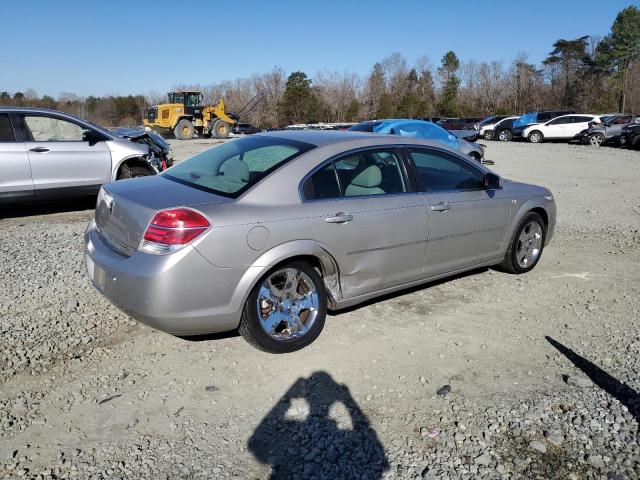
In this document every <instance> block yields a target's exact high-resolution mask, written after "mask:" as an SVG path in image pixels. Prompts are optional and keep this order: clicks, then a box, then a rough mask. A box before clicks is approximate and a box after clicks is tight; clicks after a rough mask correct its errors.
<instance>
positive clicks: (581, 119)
mask: <svg viewBox="0 0 640 480" xmlns="http://www.w3.org/2000/svg"><path fill="white" fill-rule="evenodd" d="M594 120H595V118H593V117H584V116H581V115H574V116H572V117H571V122H572V123H587V122H593V121H594Z"/></svg>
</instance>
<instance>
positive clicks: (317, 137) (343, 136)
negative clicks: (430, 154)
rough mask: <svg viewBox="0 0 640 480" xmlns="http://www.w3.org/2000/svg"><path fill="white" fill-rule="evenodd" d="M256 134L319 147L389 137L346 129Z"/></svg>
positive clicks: (278, 131) (279, 131)
mask: <svg viewBox="0 0 640 480" xmlns="http://www.w3.org/2000/svg"><path fill="white" fill-rule="evenodd" d="M256 135H259V136H264V137H278V138H283V139H285V140H296V141H298V142H305V143H310V144H311V145H315V146H317V147H320V146H322V145H326V144H329V143H335V142H341V141H345V140H355V139H358V138H372V136H383V137H388V135H375V134H371V133H369V132H350V131H346V130H277V131H273V132H264V133H258V134H256Z"/></svg>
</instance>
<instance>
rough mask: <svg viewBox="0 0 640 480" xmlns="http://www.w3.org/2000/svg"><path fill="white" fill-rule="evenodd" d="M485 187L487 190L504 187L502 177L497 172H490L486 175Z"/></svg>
mask: <svg viewBox="0 0 640 480" xmlns="http://www.w3.org/2000/svg"><path fill="white" fill-rule="evenodd" d="M484 188H485V190H496V189H499V188H502V179H501V178H500V177H499V176H498V175H496V174H495V173H491V172H489V173H487V174H486V175H485V176H484Z"/></svg>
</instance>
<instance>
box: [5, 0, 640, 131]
mask: <svg viewBox="0 0 640 480" xmlns="http://www.w3.org/2000/svg"><path fill="white" fill-rule="evenodd" d="M175 88H176V89H180V88H184V89H198V90H201V91H202V92H203V93H204V97H205V102H206V103H212V102H215V101H216V100H217V99H218V98H221V97H222V98H224V100H225V103H226V105H227V110H228V111H232V112H234V111H235V112H241V113H242V121H247V122H250V123H253V124H254V125H256V126H259V127H263V128H273V127H282V126H285V125H289V124H294V123H312V122H355V121H359V120H363V119H371V118H393V117H396V118H419V117H435V116H437V117H458V116H485V115H491V114H510V113H513V114H517V113H522V112H525V111H532V110H541V109H556V108H557V109H572V110H576V111H581V112H591V113H601V112H625V113H640V10H639V9H638V8H636V7H634V6H630V7H627V8H625V9H623V10H621V11H620V12H619V13H618V15H617V17H616V19H615V21H614V22H613V25H612V26H611V31H610V33H609V34H607V35H606V36H604V37H594V36H581V37H578V38H570V39H564V38H563V39H558V40H557V41H556V42H555V43H554V44H553V45H552V46H550V51H549V54H548V56H547V58H545V59H544V61H543V62H542V63H541V64H540V65H535V64H533V63H531V62H529V61H528V56H527V54H526V53H521V54H518V55H517V57H516V58H515V59H513V61H511V62H510V63H509V64H508V65H505V64H504V63H502V62H477V61H474V60H471V61H462V60H460V59H459V58H458V56H457V55H456V54H455V52H453V51H449V52H446V53H445V54H444V55H443V57H442V58H441V59H440V62H439V64H438V65H437V66H434V65H433V64H432V63H431V62H430V60H429V59H428V58H427V57H426V56H423V57H420V58H418V59H417V61H416V62H414V63H412V64H410V63H409V62H408V61H407V59H406V58H404V57H403V56H402V55H401V54H400V53H394V54H392V55H390V56H388V57H386V58H384V59H383V60H381V61H380V62H377V63H376V64H375V65H373V67H372V69H371V72H370V73H369V74H367V75H364V76H362V75H358V74H355V73H352V72H332V71H321V72H318V73H316V74H315V75H314V76H313V78H311V77H309V76H308V75H307V74H306V73H305V72H301V71H297V72H293V73H291V74H289V75H288V76H287V75H286V73H285V71H284V70H282V69H281V68H278V67H275V68H274V69H273V70H271V71H270V72H267V73H263V74H256V75H253V76H251V77H250V78H241V79H236V80H232V81H225V82H222V83H220V84H215V85H204V86H203V85H178V86H176V87H175ZM258 100H259V101H258ZM161 101H166V98H165V97H164V96H163V95H158V94H147V95H135V96H132V95H129V96H107V97H94V96H89V97H79V96H77V95H75V94H73V93H63V94H61V95H60V96H59V97H58V98H57V99H54V98H52V97H50V96H47V95H45V96H43V97H38V95H37V94H36V92H34V91H33V90H27V91H25V92H15V93H14V94H13V95H10V94H9V93H8V92H0V104H12V105H15V104H17V105H29V106H39V107H45V108H55V109H58V110H63V111H66V112H69V113H73V114H76V115H79V116H82V117H84V118H87V119H89V120H91V121H94V122H96V123H100V124H104V125H136V124H139V123H140V122H141V119H142V116H143V114H144V109H145V108H146V107H147V106H148V105H151V104H157V103H159V102H161ZM256 102H257V103H256ZM254 103H255V106H254V108H249V107H250V106H253V104H254Z"/></svg>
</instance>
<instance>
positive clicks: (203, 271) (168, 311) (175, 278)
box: [84, 222, 246, 336]
mask: <svg viewBox="0 0 640 480" xmlns="http://www.w3.org/2000/svg"><path fill="white" fill-rule="evenodd" d="M84 256H85V265H86V271H87V275H88V276H89V279H90V280H91V282H92V283H93V285H94V287H95V288H96V289H97V290H98V291H99V292H100V293H101V294H102V295H104V296H105V297H107V299H109V301H111V303H113V304H114V305H115V306H116V307H118V308H119V309H120V310H122V311H123V312H125V313H126V314H128V315H129V316H131V317H132V318H134V319H135V320H137V321H139V322H142V323H144V324H146V325H149V326H150V327H152V328H155V329H157V330H162V331H164V332H167V333H171V334H174V335H185V336H188V335H200V334H206V333H217V332H224V331H228V330H233V329H235V328H237V327H238V324H239V322H240V316H241V314H242V307H243V305H242V302H241V301H238V300H234V298H237V295H236V297H234V294H235V293H236V290H237V287H238V284H239V283H240V279H241V278H242V276H243V274H244V273H245V271H246V269H231V268H220V267H215V266H213V265H211V264H210V263H209V262H208V261H207V260H206V259H205V258H204V257H203V256H202V255H200V253H199V252H198V251H197V250H196V249H195V248H193V247H192V246H187V247H185V248H184V249H182V250H180V251H178V252H176V253H173V254H169V255H151V254H147V253H143V252H138V251H136V252H134V253H133V254H132V255H131V256H129V257H126V256H124V255H122V254H120V253H118V252H116V251H115V250H114V249H113V248H112V247H111V246H110V245H109V244H108V243H106V242H105V241H104V240H103V238H102V236H101V235H100V233H99V232H98V230H97V229H96V227H95V224H94V223H93V222H92V223H91V225H90V226H89V228H88V229H87V231H86V233H85V250H84Z"/></svg>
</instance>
